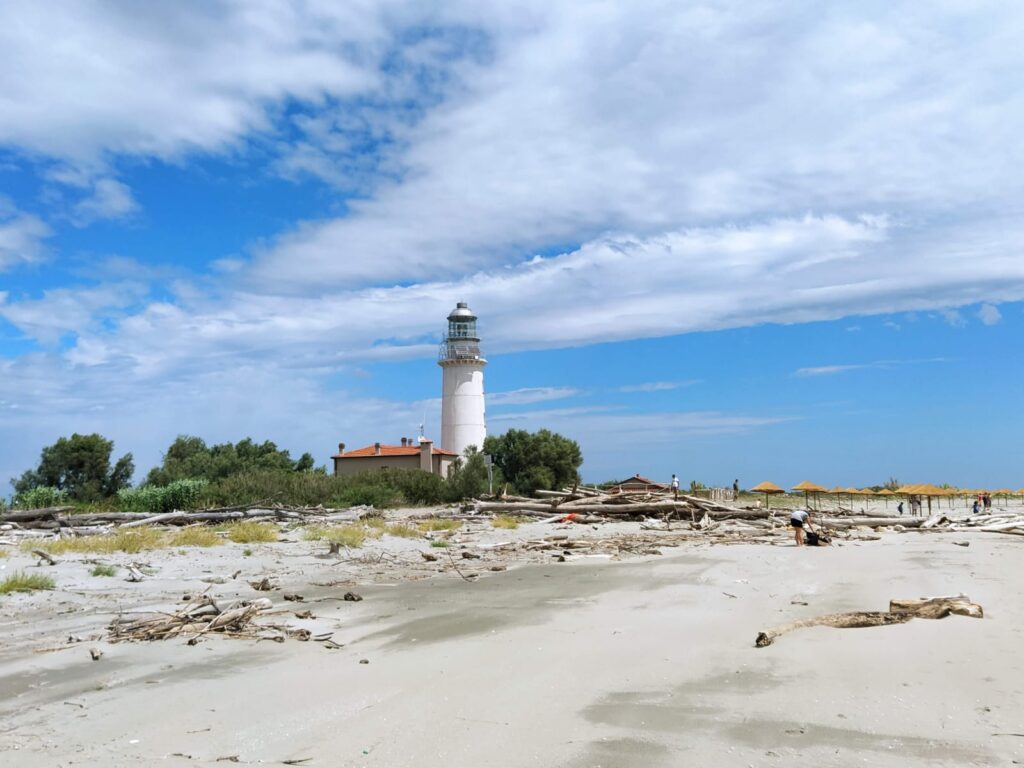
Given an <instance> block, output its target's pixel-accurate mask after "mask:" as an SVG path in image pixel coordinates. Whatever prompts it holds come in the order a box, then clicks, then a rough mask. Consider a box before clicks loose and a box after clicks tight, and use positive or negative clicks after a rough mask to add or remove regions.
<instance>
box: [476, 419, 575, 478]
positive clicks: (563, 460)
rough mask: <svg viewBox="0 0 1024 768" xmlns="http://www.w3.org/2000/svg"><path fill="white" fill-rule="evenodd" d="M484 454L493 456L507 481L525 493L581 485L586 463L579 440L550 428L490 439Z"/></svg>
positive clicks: (512, 433) (517, 430)
mask: <svg viewBox="0 0 1024 768" xmlns="http://www.w3.org/2000/svg"><path fill="white" fill-rule="evenodd" d="M484 453H489V454H490V455H491V456H492V457H493V459H494V464H495V466H496V467H498V469H500V470H501V474H502V476H503V477H504V478H505V480H506V481H507V482H508V483H510V484H511V485H512V487H513V488H514V489H515V490H516V492H518V493H522V494H528V493H533V492H534V491H536V490H539V489H541V488H545V489H549V490H553V489H556V488H559V487H561V486H563V485H572V484H573V483H578V482H579V479H580V475H579V468H580V465H581V464H582V463H583V454H582V453H581V452H580V447H579V445H578V444H577V443H576V441H574V440H570V439H569V438H567V437H563V436H562V435H559V434H557V433H555V432H551V431H549V430H546V429H542V430H540V431H538V432H533V433H530V432H527V431H525V430H522V429H510V430H509V431H508V432H506V433H505V434H504V435H496V436H493V437H488V438H487V439H486V440H485V441H484Z"/></svg>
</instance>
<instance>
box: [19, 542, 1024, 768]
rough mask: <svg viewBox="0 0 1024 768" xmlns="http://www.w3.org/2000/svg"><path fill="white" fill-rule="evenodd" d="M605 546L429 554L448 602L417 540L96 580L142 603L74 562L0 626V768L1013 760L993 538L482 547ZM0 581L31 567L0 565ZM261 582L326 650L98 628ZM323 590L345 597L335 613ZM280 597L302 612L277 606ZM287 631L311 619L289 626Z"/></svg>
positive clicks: (1020, 667)
mask: <svg viewBox="0 0 1024 768" xmlns="http://www.w3.org/2000/svg"><path fill="white" fill-rule="evenodd" d="M470 528H471V527H470ZM613 529H614V533H615V535H617V536H622V537H632V536H638V535H644V536H649V535H651V534H650V533H649V532H646V531H641V530H640V528H639V525H638V524H637V523H616V524H612V525H607V526H600V530H598V527H597V526H594V527H591V526H568V525H567V526H551V525H546V526H545V525H543V524H539V523H531V524H527V525H523V526H521V527H520V528H519V529H518V530H516V531H497V530H492V529H490V528H489V527H486V526H483V525H480V526H479V530H477V531H476V532H475V533H474V532H473V531H472V530H470V531H467V532H466V533H464V534H463V533H460V534H457V535H456V537H455V539H454V545H453V547H452V548H450V549H451V551H453V553H454V554H455V556H456V557H458V556H459V554H460V551H461V550H462V549H466V550H467V551H472V552H473V553H475V554H479V555H480V558H479V559H473V560H469V559H466V560H464V561H462V563H461V565H460V570H462V571H463V573H466V572H467V571H472V572H473V573H479V574H481V575H480V577H479V578H475V579H472V580H470V581H467V580H465V579H464V578H462V577H461V576H460V575H459V573H457V572H455V571H453V569H452V568H451V567H450V566H448V567H444V566H445V562H444V560H439V561H433V562H428V561H426V560H423V558H422V555H420V554H419V553H420V552H426V553H427V554H432V553H437V552H438V550H437V549H432V548H430V547H429V544H427V543H425V542H424V541H416V540H406V539H394V538H391V537H387V538H385V539H384V540H382V541H380V542H374V543H373V544H370V545H367V547H366V548H365V549H366V551H365V552H360V553H358V554H356V555H354V556H351V557H348V558H344V559H340V560H339V559H337V558H327V557H325V556H324V555H323V554H322V547H315V548H314V547H313V546H312V543H311V542H305V541H302V540H301V539H298V538H297V537H291V536H289V538H290V539H292V540H291V541H284V542H280V543H275V544H264V545H256V546H253V547H252V548H251V549H252V550H253V551H252V555H251V556H245V555H244V554H243V550H244V549H245V548H244V547H242V546H240V545H231V544H226V545H224V546H221V547H215V548H211V549H205V550H182V551H180V552H177V551H158V552H151V553H143V554H142V555H133V556H128V555H126V556H123V557H122V558H120V559H121V560H124V561H125V562H128V561H131V560H136V561H138V560H144V561H147V563H148V565H149V566H151V568H152V574H153V575H151V576H149V577H147V578H146V579H145V580H144V581H142V582H139V583H128V582H125V581H124V580H123V578H121V577H118V578H113V579H97V578H91V577H89V576H88V571H87V568H88V565H87V564H86V563H85V562H83V561H85V560H88V559H89V558H88V557H87V556H81V555H75V556H68V557H66V558H63V559H62V560H61V562H60V563H58V565H56V566H41V567H43V568H45V569H46V572H47V573H49V574H51V575H52V576H53V577H54V578H55V580H56V581H57V584H58V589H57V590H55V591H53V592H46V593H33V594H25V595H9V596H5V597H4V598H3V600H2V602H0V628H2V633H3V637H4V644H3V648H2V650H0V763H2V764H4V765H10V766H19V768H22V767H24V768H32V767H33V766H47V767H48V768H49V767H52V766H138V765H168V766H200V765H202V766H205V765H210V766H213V765H225V764H231V763H238V764H247V765H257V764H258V765H281V764H293V765H308V766H389V768H399V767H402V766H435V765H436V766H459V767H462V766H466V767H467V768H468V767H470V766H496V767H501V768H515V767H517V766H536V765H551V766H566V768H599V767H600V768H616V767H617V766H623V767H624V766H635V765H647V766H674V765H690V764H693V765H716V766H717V765H722V766H733V765H735V766H751V765H753V766H772V765H780V766H781V765H826V766H848V765H872V766H897V765H899V766H907V765H921V766H925V765H985V766H988V765H993V766H994V765H1009V764H1017V763H1020V762H1024V736H1022V735H1021V732H1022V724H1021V713H1022V712H1024V661H1022V659H1021V655H1020V648H1021V645H1022V641H1024V630H1022V627H1024V604H1022V603H1021V601H1020V599H1019V589H1018V586H1017V581H1018V577H1019V563H1020V546H1021V542H1020V540H1019V538H1018V537H1016V536H1001V535H998V534H986V533H972V534H969V535H965V534H964V533H963V532H959V533H935V532H931V533H918V532H908V533H903V534H900V533H885V534H882V535H881V537H880V538H877V539H874V540H871V539H864V540H858V539H850V540H845V541H841V542H838V543H837V545H836V546H833V547H830V548H803V549H797V548H796V547H794V546H792V545H791V544H790V542H789V541H788V540H786V539H784V538H780V540H779V541H778V542H776V543H775V544H774V545H772V544H750V545H736V546H722V545H714V544H712V543H709V542H705V541H700V540H691V541H681V542H677V543H678V546H672V547H662V548H661V552H662V554H661V555H641V556H633V555H614V556H607V555H606V556H598V557H594V556H577V555H572V554H570V555H569V556H566V557H565V560H566V562H557V563H555V562H551V561H552V559H553V558H552V553H551V552H538V553H534V554H530V555H528V556H527V555H524V554H522V552H521V551H520V553H519V554H517V555H512V556H510V555H508V554H502V551H503V550H502V549H501V548H500V547H494V545H495V544H502V543H503V542H506V541H509V540H511V539H516V540H519V541H525V540H527V539H530V538H531V537H533V538H536V537H539V536H551V535H553V534H555V533H558V534H566V535H570V536H572V537H574V538H575V537H586V536H591V537H595V536H600V537H604V538H608V536H609V535H610V533H611V532H612V530H613ZM663 535H664V537H665V539H666V541H668V539H669V537H670V534H663ZM964 540H968V541H969V546H960V545H957V544H955V543H954V542H955V541H959V542H963V541H964ZM446 554H447V552H442V557H444V556H445V555H446ZM114 560H115V561H116V560H117V558H114ZM453 562H455V561H454V560H453ZM0 565H2V567H3V568H4V570H5V571H6V572H8V573H9V572H11V571H12V570H14V569H22V568H23V569H34V567H35V566H34V558H32V556H31V555H28V554H26V553H21V552H14V551H12V552H11V553H10V555H9V556H8V557H6V558H4V559H2V560H0ZM492 568H495V569H497V568H505V570H491V569H492ZM238 571H241V573H237V575H236V572H238ZM262 575H271V576H273V578H274V579H275V581H276V586H277V589H276V590H275V591H273V592H271V593H269V596H270V597H271V599H273V601H274V604H275V609H276V610H277V611H278V612H279V615H280V616H287V617H288V620H289V621H291V623H292V624H295V625H301V626H305V627H308V628H310V629H311V630H313V631H314V632H331V633H333V634H332V639H333V641H334V642H336V643H337V644H340V645H341V646H342V647H340V648H333V649H332V648H328V647H327V646H325V644H323V643H317V642H298V641H294V640H291V639H289V640H287V641H286V642H283V643H275V642H268V641H258V640H255V639H232V638H224V637H207V638H203V640H202V642H200V643H198V644H197V645H194V646H190V645H187V644H186V642H185V641H184V640H182V639H175V640H169V641H157V642H126V643H118V644H111V643H108V642H106V640H105V639H104V636H105V627H106V626H107V624H108V623H109V621H110V620H111V619H112V618H113V617H114V616H115V615H117V614H118V612H121V611H139V610H153V609H160V610H173V608H174V606H175V604H180V601H181V600H182V597H183V596H184V595H186V594H195V593H197V592H201V591H202V590H205V589H208V590H209V591H210V593H211V594H214V595H216V596H218V598H225V599H227V598H234V597H244V598H254V597H257V596H260V595H261V594H263V593H258V592H256V591H255V590H253V589H252V587H251V586H250V585H249V584H248V581H249V580H252V579H256V578H259V577H261V576H262ZM204 579H205V580H204ZM347 591H354V592H356V593H358V594H359V595H360V596H361V597H362V598H363V600H362V601H359V602H348V601H344V600H342V599H341V596H342V594H343V593H345V592H347ZM286 592H287V593H300V594H301V595H302V597H303V601H302V602H301V603H285V602H282V600H281V595H282V594H284V593H286ZM961 593H963V594H966V595H969V596H970V598H971V599H972V600H974V601H975V602H977V603H980V604H981V605H982V606H984V609H985V614H986V616H985V618H984V619H983V620H977V619H971V618H966V617H961V616H951V617H948V618H946V619H943V620H941V621H929V620H913V621H910V622H909V623H906V624H902V625H897V626H887V627H876V628H867V629H833V628H828V627H815V628H809V629H804V630H800V631H796V632H793V633H792V634H787V635H785V636H783V637H781V638H779V639H778V640H777V641H776V642H775V644H774V645H772V646H770V647H768V648H755V647H754V638H755V636H756V634H757V632H758V631H760V630H762V629H765V628H767V627H771V626H774V625H778V624H783V623H786V622H789V621H792V620H794V619H799V618H805V617H811V616H817V615H820V614H823V613H831V612H837V611H858V610H880V611H881V610H885V609H886V608H887V606H888V602H889V600H890V599H891V598H913V597H921V596H934V595H956V594H961ZM300 609H302V610H305V609H309V610H311V611H312V613H313V614H314V615H315V618H311V619H303V620H299V619H294V618H293V614H294V612H295V611H297V610H300ZM90 649H97V650H99V651H101V652H102V657H101V658H100V659H99V660H98V661H93V660H92V659H91V658H90V652H89V651H90ZM289 761H290V762H289Z"/></svg>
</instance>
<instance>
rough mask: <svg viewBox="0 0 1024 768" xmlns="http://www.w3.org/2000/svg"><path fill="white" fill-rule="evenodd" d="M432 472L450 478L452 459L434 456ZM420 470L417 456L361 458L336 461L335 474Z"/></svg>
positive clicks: (439, 455) (338, 475) (339, 475)
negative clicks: (383, 470)
mask: <svg viewBox="0 0 1024 768" xmlns="http://www.w3.org/2000/svg"><path fill="white" fill-rule="evenodd" d="M431 459H432V461H431V464H432V465H433V467H432V471H433V473H434V474H435V475H440V476H441V477H448V469H449V467H451V463H452V457H451V456H443V455H441V454H434V455H433V456H432V457H431ZM384 467H387V468H388V469H419V468H420V457H419V455H416V456H361V457H359V458H357V459H335V460H334V474H335V475H336V476H337V477H346V476H348V475H358V474H359V473H360V472H369V471H370V470H374V469H382V468H384Z"/></svg>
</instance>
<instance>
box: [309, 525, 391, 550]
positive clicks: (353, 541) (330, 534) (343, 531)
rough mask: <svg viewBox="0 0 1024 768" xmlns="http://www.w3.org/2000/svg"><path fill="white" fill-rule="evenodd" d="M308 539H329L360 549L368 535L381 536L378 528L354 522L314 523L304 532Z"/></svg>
mask: <svg viewBox="0 0 1024 768" xmlns="http://www.w3.org/2000/svg"><path fill="white" fill-rule="evenodd" d="M303 536H304V537H305V539H306V541H327V542H330V543H331V544H341V545H342V546H345V547H351V548H352V549H358V548H359V547H361V546H363V544H364V543H365V541H366V539H367V537H372V538H376V537H378V536H380V532H379V531H377V530H372V529H368V528H366V527H365V526H362V525H354V524H352V523H349V524H345V525H313V526H310V527H309V528H306V530H305V531H304V532H303Z"/></svg>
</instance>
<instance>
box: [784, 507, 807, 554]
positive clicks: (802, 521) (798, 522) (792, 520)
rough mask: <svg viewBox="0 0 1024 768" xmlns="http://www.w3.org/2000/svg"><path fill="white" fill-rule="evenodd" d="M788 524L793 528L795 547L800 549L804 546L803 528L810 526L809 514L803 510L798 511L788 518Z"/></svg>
mask: <svg viewBox="0 0 1024 768" xmlns="http://www.w3.org/2000/svg"><path fill="white" fill-rule="evenodd" d="M789 524H790V525H791V526H792V527H793V537H794V538H795V539H796V545H797V546H798V547H802V546H803V545H804V526H805V525H810V524H811V513H810V512H808V511H807V510H805V509H798V510H796V511H795V512H794V513H793V514H792V515H790V516H789Z"/></svg>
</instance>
